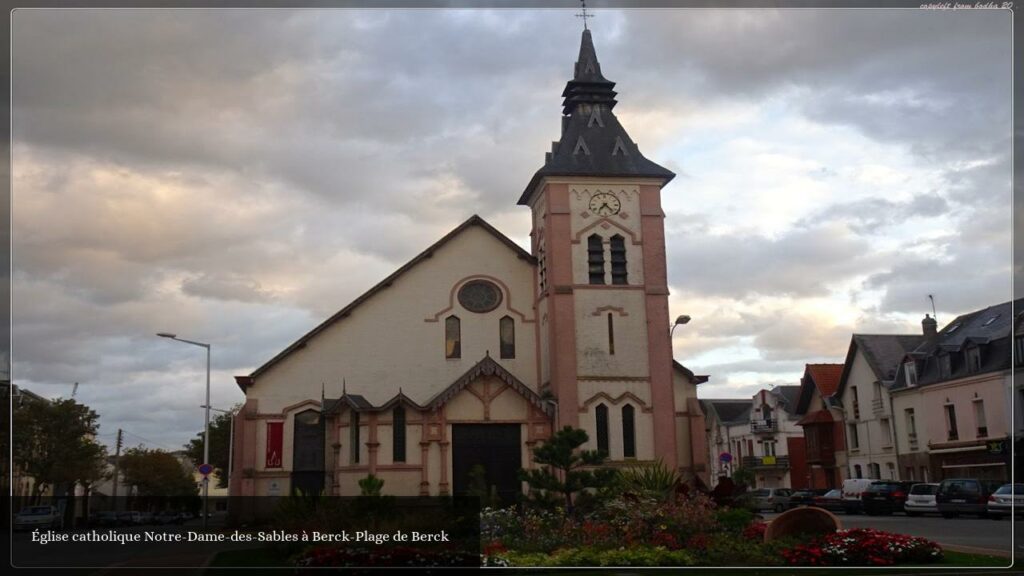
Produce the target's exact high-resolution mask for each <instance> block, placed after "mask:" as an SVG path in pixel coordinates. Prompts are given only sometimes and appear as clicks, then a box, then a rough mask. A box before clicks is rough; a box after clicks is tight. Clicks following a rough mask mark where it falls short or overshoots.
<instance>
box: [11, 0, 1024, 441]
mask: <svg viewBox="0 0 1024 576" xmlns="http://www.w3.org/2000/svg"><path fill="white" fill-rule="evenodd" d="M575 12H576V10H533V11H525V10H524V11H518V10H500V11H484V10H405V11H401V10H325V11H321V10H301V11H285V10H274V11H257V10H251V11H245V10H231V11H228V10H191V11H171V10H147V11H141V10H104V11H98V10H97V11H93V10H74V11H71V10H63V11H62V10H18V11H17V12H16V13H15V14H14V23H13V36H14V40H13V73H14V76H13V104H14V123H13V136H14V151H13V160H14V163H13V210H14V212H13V223H14V229H13V232H14V239H13V250H14V253H13V254H14V277H13V290H14V306H13V362H14V367H13V371H14V378H15V379H16V381H17V382H18V383H19V384H21V385H23V386H25V387H28V388H29V389H31V390H33V391H35V392H37V393H40V394H44V395H47V396H59V395H63V396H67V395H69V394H70V392H71V386H72V383H73V382H76V381H77V382H81V387H80V389H79V392H78V396H77V399H79V400H80V401H83V402H85V403H88V404H90V405H91V406H92V407H94V408H95V409H97V410H98V411H99V412H100V413H101V415H102V418H101V423H102V430H101V432H102V433H103V436H101V439H103V440H105V441H109V440H110V439H111V438H112V437H113V434H114V432H115V431H116V429H117V428H118V427H123V428H125V429H126V430H128V431H129V432H130V433H131V434H133V435H134V436H130V437H129V441H131V442H132V443H134V442H138V441H141V440H139V439H140V438H141V439H145V440H147V441H148V442H149V444H150V445H153V446H164V447H170V448H176V447H178V446H179V445H181V444H182V443H183V442H184V441H185V440H186V439H187V438H189V437H190V436H191V435H192V434H194V433H195V432H196V431H198V430H199V429H201V427H202V411H201V410H199V408H198V405H199V404H200V403H201V399H202V394H203V386H204V380H203V376H204V372H203V370H204V364H203V352H202V350H201V349H199V348H194V347H190V346H186V345H183V344H178V343H175V342H171V341H167V340H163V339H160V338H157V337H155V336H154V335H153V334H154V333H155V332H158V331H170V332H176V333H178V334H179V335H181V336H182V337H185V338H192V339H196V340H202V341H207V342H212V343H213V345H214V348H213V352H214V355H213V398H214V405H215V406H218V405H219V406H222V407H227V406H230V405H231V404H233V403H235V402H238V401H240V400H241V394H240V392H239V391H238V389H237V387H236V386H235V384H234V380H233V376H234V375H236V374H247V373H248V372H249V371H251V370H252V369H253V368H255V367H256V366H258V365H260V364H261V363H263V362H264V361H265V360H267V359H268V358H270V357H271V356H272V355H273V354H275V353H276V352H278V351H279V350H280V349H282V348H283V347H284V346H286V345H288V344H289V343H291V342H292V341H294V340H295V339H296V338H297V337H298V336H300V335H301V334H303V333H304V332H305V331H306V330H308V329H309V328H311V327H313V326H314V325H316V324H317V323H319V322H320V321H322V319H323V318H324V317H326V316H328V315H330V314H331V313H333V312H334V311H336V310H337V309H339V308H341V307H342V306H344V305H345V304H346V303H348V302H349V301H350V300H352V299H353V298H354V297H356V296H357V295H359V294H360V293H361V292H363V291H364V290H365V289H366V288H368V287H369V286H371V285H373V284H375V283H376V282H377V281H378V280H380V279H381V278H383V277H384V276H385V275H387V274H389V273H390V272H391V271H393V270H394V269H395V268H396V267H398V266H400V265H401V264H402V263H403V262H405V261H406V260H408V259H409V258H411V257H412V256H414V255H415V254H416V253H418V252H419V251H420V250H421V249H422V248H423V247H425V246H426V245H428V244H430V243H432V242H433V241H435V240H436V239H437V238H439V237H440V236H442V235H443V234H444V233H445V232H447V231H448V230H450V229H451V228H453V227H454V226H456V225H457V224H458V223H460V222H461V221H463V220H465V219H466V218H467V217H469V216H470V215H472V214H474V213H477V214H480V215H482V216H483V217H484V218H486V219H487V220H488V221H490V222H491V223H492V224H494V225H495V226H497V227H498V228H499V229H501V230H502V231H504V232H505V233H506V234H508V235H509V236H510V237H511V238H513V239H514V240H515V241H517V242H519V243H520V244H522V245H524V246H528V234H529V214H528V212H529V211H528V210H527V209H526V208H524V207H520V206H517V205H516V200H517V199H518V197H519V194H520V193H521V191H522V188H523V186H524V185H525V184H526V182H527V181H528V180H529V179H530V176H531V175H532V174H533V172H534V171H535V170H536V169H537V168H539V167H540V166H541V164H542V161H543V154H544V152H545V150H547V149H548V147H549V142H550V141H551V140H553V139H555V138H556V137H557V136H558V130H559V115H560V111H561V98H560V94H561V90H562V88H563V87H564V84H565V81H566V80H567V79H568V78H569V77H570V76H571V72H572V65H573V61H574V60H575V58H576V55H577V52H578V49H579V35H580V23H579V20H578V19H576V18H574V17H573V14H574V13H575ZM596 14H597V17H596V18H594V19H593V20H592V22H591V28H592V29H593V31H594V39H595V44H596V46H597V51H598V56H599V58H600V60H601V63H602V69H603V71H604V73H605V76H606V77H608V78H610V79H612V80H614V81H616V82H618V86H617V89H618V90H619V93H620V95H619V102H620V103H619V105H618V106H617V107H616V109H615V111H616V113H617V114H618V116H619V118H620V120H621V121H622V123H623V125H624V126H625V127H626V129H627V130H628V131H629V132H630V134H631V136H632V137H633V139H634V140H636V141H637V142H638V143H639V145H640V148H641V150H642V151H643V152H644V154H645V155H646V156H647V157H648V158H651V159H653V160H655V161H657V162H659V163H660V164H662V165H664V166H666V167H668V168H670V169H672V170H673V171H675V172H676V173H677V174H678V175H679V176H678V177H677V178H676V179H675V180H674V181H673V182H672V183H671V184H670V185H669V186H667V187H666V188H665V189H664V191H663V197H664V204H665V207H666V213H667V218H666V226H667V228H668V254H669V263H668V268H669V276H670V278H669V280H670V284H671V289H672V296H671V312H672V314H673V315H676V314H684V313H685V314H689V315H691V316H692V317H693V321H692V322H691V323H690V324H689V325H687V326H685V327H683V328H681V329H679V330H677V331H676V337H675V342H674V346H675V353H676V357H677V358H678V359H680V360H682V361H683V362H684V363H686V364H687V365H688V366H690V367H692V368H693V369H695V370H696V371H697V372H698V373H704V374H710V375H711V381H710V382H709V383H708V384H707V385H705V386H702V390H701V395H702V396H703V397H729V396H749V395H750V394H752V393H753V392H754V391H756V390H757V389H759V388H760V387H762V386H766V385H776V384H795V383H796V382H797V379H798V378H799V376H800V374H801V372H802V367H803V364H804V363H805V362H823V361H824V362H828V361H832V362H841V361H842V360H843V357H844V355H845V352H846V348H847V345H848V343H849V338H850V334H851V333H852V332H875V333H900V332H917V331H919V330H920V324H919V321H920V319H921V318H922V317H923V315H924V313H925V312H930V305H929V303H928V299H927V295H928V294H934V295H935V298H936V305H937V308H938V318H939V322H940V325H941V324H945V323H946V322H948V321H949V320H951V319H952V318H953V316H954V315H956V314H959V313H963V312H966V311H969V310H972V309H976V308H981V307H984V306H988V305H992V304H996V303H999V302H1003V301H1006V300H1008V299H1009V298H1010V271H1011V269H1010V240H1011V234H1010V213H1011V210H1010V205H1011V199H1010V194H1011V192H1010V156H1009V152H1010V138H1011V131H1010V107H1011V101H1010V88H1011V84H1010V82H1011V74H1010V55H1011V27H1010V24H1011V22H1010V13H1009V12H1002V11H981V10H979V11H955V12H954V11H918V10H814V9H811V10H682V9H672V10H626V11H619V10H598V11H596ZM342 222H344V223H345V224H344V225H342V224H341V223H342ZM353 223H355V224H353Z"/></svg>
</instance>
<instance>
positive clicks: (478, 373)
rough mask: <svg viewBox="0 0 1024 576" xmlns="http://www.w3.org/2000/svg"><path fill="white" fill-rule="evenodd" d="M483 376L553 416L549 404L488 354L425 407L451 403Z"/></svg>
mask: <svg viewBox="0 0 1024 576" xmlns="http://www.w3.org/2000/svg"><path fill="white" fill-rule="evenodd" d="M484 376H495V377H497V378H498V379H499V380H501V381H502V382H504V383H505V384H508V386H509V387H510V388H512V389H513V390H515V391H516V392H518V393H519V395H520V396H522V397H523V398H525V399H526V401H527V402H529V403H530V404H533V405H534V406H536V407H537V408H539V409H540V410H542V411H543V412H544V413H545V414H547V415H548V416H553V415H554V410H553V409H552V407H551V404H550V403H548V402H547V401H545V400H544V399H543V398H541V397H540V395H538V394H537V393H536V392H534V391H533V390H531V389H530V387H529V386H527V385H526V384H523V382H522V381H521V380H519V379H518V378H516V377H515V375H514V374H512V373H511V372H509V371H508V370H506V369H505V368H504V367H503V366H502V365H501V364H498V363H497V362H496V361H495V360H494V358H491V356H490V355H489V354H488V355H487V356H484V358H483V360H480V361H479V362H477V363H476V364H475V365H474V366H473V367H472V368H470V369H469V370H467V371H466V373H465V374H463V375H462V376H459V378H458V379H456V380H455V381H454V382H452V383H451V384H450V385H449V386H448V387H447V388H445V389H444V390H442V391H441V392H438V393H437V394H436V395H434V397H433V398H431V399H430V401H429V402H427V404H426V407H427V408H429V409H432V410H437V409H438V408H440V407H441V406H444V405H445V404H447V403H448V402H449V401H451V399H452V398H455V396H456V395H458V393H459V392H461V391H462V390H463V389H464V388H466V387H467V386H469V385H470V384H472V383H473V382H475V381H477V380H478V379H480V378H482V377H484Z"/></svg>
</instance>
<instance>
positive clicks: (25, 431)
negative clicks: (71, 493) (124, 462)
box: [12, 398, 104, 502]
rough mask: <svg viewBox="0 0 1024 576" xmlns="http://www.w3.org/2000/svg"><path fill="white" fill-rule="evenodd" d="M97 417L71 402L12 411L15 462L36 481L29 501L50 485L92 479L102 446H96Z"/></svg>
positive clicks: (39, 403)
mask: <svg viewBox="0 0 1024 576" xmlns="http://www.w3.org/2000/svg"><path fill="white" fill-rule="evenodd" d="M98 420H99V415H97V414H96V412H95V411H93V410H92V409H90V408H89V407H88V406H85V405H83V404H79V403H77V402H75V401H74V400H71V399H64V398H60V399H57V400H53V401H37V402H25V403H23V404H22V405H21V406H18V407H16V409H15V411H14V427H13V428H14V437H13V445H12V447H13V452H14V463H15V465H16V466H18V467H20V469H21V470H22V471H24V473H25V474H27V475H29V476H31V477H32V478H34V479H35V482H36V484H35V487H34V488H33V494H32V501H33V502H36V501H38V499H39V496H40V495H41V494H42V493H43V492H44V491H45V490H46V489H47V487H50V486H54V487H57V486H68V485H73V484H74V483H76V482H78V481H79V480H82V476H81V475H82V474H85V475H87V476H90V478H88V480H89V481H92V480H95V478H94V477H93V476H95V474H96V471H97V469H98V468H99V467H101V466H102V464H101V462H102V459H103V457H104V450H103V447H102V446H100V445H99V444H97V443H96V441H95V436H96V432H97V430H98V429H99V423H98Z"/></svg>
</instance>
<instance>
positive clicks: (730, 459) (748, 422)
mask: <svg viewBox="0 0 1024 576" xmlns="http://www.w3.org/2000/svg"><path fill="white" fill-rule="evenodd" d="M799 394H800V387H799V386H776V387H775V388H772V389H770V390H761V391H759V392H758V393H757V394H754V396H753V397H752V398H751V399H750V400H704V401H702V405H703V407H704V410H705V419H706V421H707V423H708V442H707V444H708V448H709V450H710V452H711V453H710V454H709V456H708V461H709V462H711V465H712V466H713V471H714V476H715V478H718V477H721V476H732V474H733V473H735V471H736V470H737V469H739V468H745V469H747V470H750V471H752V472H753V473H754V485H755V486H756V487H758V488H803V487H804V486H806V478H807V471H806V458H805V456H804V439H803V429H802V428H800V426H798V425H797V420H799V418H798V417H797V415H796V408H797V398H798V397H799Z"/></svg>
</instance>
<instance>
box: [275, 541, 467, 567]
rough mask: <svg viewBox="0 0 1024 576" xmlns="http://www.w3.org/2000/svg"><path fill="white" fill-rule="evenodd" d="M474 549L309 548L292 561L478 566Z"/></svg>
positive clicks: (312, 564) (301, 563) (303, 564)
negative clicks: (470, 550) (470, 551)
mask: <svg viewBox="0 0 1024 576" xmlns="http://www.w3.org/2000/svg"><path fill="white" fill-rule="evenodd" d="M479 563H480V557H479V555H478V554H476V553H475V552H473V553H467V552H464V551H461V550H456V549H439V550H429V551H428V550H424V549H422V548H413V547H408V546H396V547H383V548H364V547H351V548H349V547H345V548H340V547H322V548H310V549H308V550H306V551H305V552H303V553H302V554H301V555H300V556H299V557H298V558H297V559H296V561H295V565H296V566H301V567H324V566H336V567H343V566H479Z"/></svg>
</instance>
